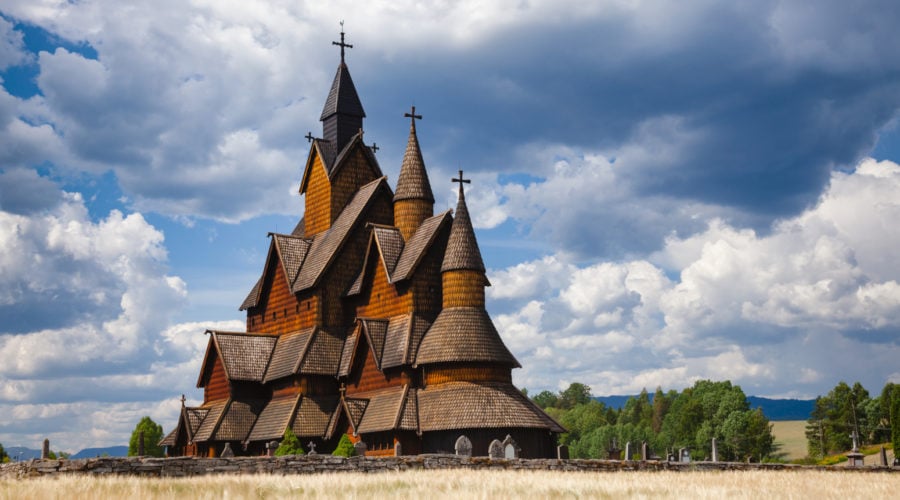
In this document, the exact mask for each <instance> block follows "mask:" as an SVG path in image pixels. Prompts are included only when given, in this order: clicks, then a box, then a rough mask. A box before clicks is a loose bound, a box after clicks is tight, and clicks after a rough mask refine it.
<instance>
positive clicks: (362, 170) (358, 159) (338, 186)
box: [329, 143, 393, 226]
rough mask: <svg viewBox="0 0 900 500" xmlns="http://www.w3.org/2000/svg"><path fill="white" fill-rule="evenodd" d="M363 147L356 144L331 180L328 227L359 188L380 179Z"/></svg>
mask: <svg viewBox="0 0 900 500" xmlns="http://www.w3.org/2000/svg"><path fill="white" fill-rule="evenodd" d="M364 147H366V146H364V145H362V144H359V143H357V145H356V146H355V147H354V148H353V152H352V153H351V154H350V157H349V158H347V159H345V160H344V161H343V163H342V164H341V166H340V168H339V169H338V170H337V172H335V175H334V178H332V179H331V220H330V221H329V226H330V225H331V223H333V222H334V221H335V219H337V218H338V215H340V213H341V211H342V210H343V209H344V207H345V206H347V203H349V202H350V200H351V199H352V198H353V195H355V194H356V192H357V191H359V188H361V187H362V186H364V185H366V184H368V183H370V182H372V181H374V180H375V179H377V178H378V177H380V175H379V174H376V172H375V170H374V169H373V168H372V166H371V165H370V164H369V159H368V158H367V157H366V155H365V154H364V153H363V151H362V148H364ZM391 222H393V218H392V219H391V221H388V222H387V223H388V224H390V223H391Z"/></svg>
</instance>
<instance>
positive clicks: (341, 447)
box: [331, 434, 356, 457]
mask: <svg viewBox="0 0 900 500" xmlns="http://www.w3.org/2000/svg"><path fill="white" fill-rule="evenodd" d="M331 454H332V455H334V456H336V457H352V456H353V455H355V454H356V448H354V447H353V443H351V442H350V438H349V437H347V435H346V434H342V435H341V440H340V441H338V445H337V448H335V449H334V451H333V452H332V453H331Z"/></svg>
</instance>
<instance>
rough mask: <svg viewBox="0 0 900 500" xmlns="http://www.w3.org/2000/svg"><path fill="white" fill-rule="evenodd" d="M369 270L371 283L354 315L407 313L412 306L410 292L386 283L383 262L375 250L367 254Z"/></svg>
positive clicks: (391, 315)
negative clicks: (365, 296)
mask: <svg viewBox="0 0 900 500" xmlns="http://www.w3.org/2000/svg"><path fill="white" fill-rule="evenodd" d="M367 271H368V272H369V274H368V276H369V278H371V281H370V283H371V285H370V286H367V287H366V289H367V291H364V292H363V293H364V294H366V295H367V299H366V300H365V303H363V304H362V305H360V306H358V307H357V308H356V316H357V317H360V318H384V319H387V318H391V317H393V316H398V315H400V314H405V313H408V312H409V311H410V310H411V308H412V294H410V293H402V294H401V293H400V292H398V290H397V288H396V287H395V286H394V285H392V284H390V283H388V278H387V272H386V271H385V270H384V262H382V260H381V256H380V255H379V254H378V253H377V250H376V251H373V253H372V254H371V255H369V269H368V270H367Z"/></svg>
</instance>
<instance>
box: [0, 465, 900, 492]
mask: <svg viewBox="0 0 900 500" xmlns="http://www.w3.org/2000/svg"><path fill="white" fill-rule="evenodd" d="M897 491H900V474H884V473H858V472H856V473H855V472H842V471H721V472H608V473H587V472H559V471H508V470H507V471H504V470H459V469H457V470H415V471H393V472H385V473H378V474H364V473H326V474H310V475H291V476H275V475H271V476H270V475H236V476H204V477H194V478H178V479H171V478H140V477H123V476H105V477H99V478H98V477H86V476H60V477H56V478H49V477H45V478H35V479H23V480H2V481H0V500H5V499H13V498H16V499H18V498H46V499H54V498H134V499H143V498H172V497H186V498H283V497H300V496H303V497H305V498H335V497H338V498H383V497H389V498H401V497H402V498H426V497H427V498H431V499H435V498H450V497H453V498H459V497H460V496H463V497H466V498H557V497H559V498H623V497H624V498H674V497H680V498H716V499H721V498H816V499H820V498H841V499H845V498H852V497H861V498H891V497H894V496H895V495H896V492H897Z"/></svg>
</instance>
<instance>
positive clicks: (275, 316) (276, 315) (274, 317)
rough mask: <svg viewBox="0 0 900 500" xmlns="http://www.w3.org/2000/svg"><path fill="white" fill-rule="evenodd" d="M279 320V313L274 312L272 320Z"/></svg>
mask: <svg viewBox="0 0 900 500" xmlns="http://www.w3.org/2000/svg"><path fill="white" fill-rule="evenodd" d="M277 318H278V313H276V312H275V311H272V319H277Z"/></svg>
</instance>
